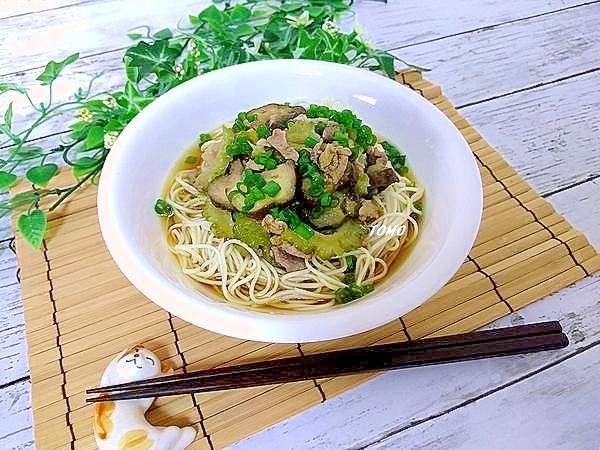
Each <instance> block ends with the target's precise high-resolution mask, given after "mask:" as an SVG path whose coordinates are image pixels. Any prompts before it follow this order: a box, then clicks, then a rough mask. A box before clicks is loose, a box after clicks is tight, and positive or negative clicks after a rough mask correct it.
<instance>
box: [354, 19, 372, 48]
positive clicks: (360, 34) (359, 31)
mask: <svg viewBox="0 0 600 450" xmlns="http://www.w3.org/2000/svg"><path fill="white" fill-rule="evenodd" d="M353 31H354V32H355V33H356V39H358V40H359V41H360V42H362V43H363V44H364V45H366V46H367V47H371V48H373V46H372V45H371V43H370V42H369V40H368V39H367V38H366V32H365V29H364V28H363V27H362V26H361V25H360V24H359V23H358V22H355V23H354V30H353Z"/></svg>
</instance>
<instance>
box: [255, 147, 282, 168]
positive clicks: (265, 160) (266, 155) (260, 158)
mask: <svg viewBox="0 0 600 450" xmlns="http://www.w3.org/2000/svg"><path fill="white" fill-rule="evenodd" d="M254 162H256V164H262V165H263V166H264V168H265V169H268V170H271V169H274V168H275V167H276V166H277V164H278V163H279V160H278V159H277V158H276V157H275V155H274V154H273V150H267V151H266V152H262V153H259V154H258V155H256V156H255V157H254Z"/></svg>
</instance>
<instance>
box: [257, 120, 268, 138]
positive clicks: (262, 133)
mask: <svg viewBox="0 0 600 450" xmlns="http://www.w3.org/2000/svg"><path fill="white" fill-rule="evenodd" d="M256 134H257V135H258V137H259V138H266V137H268V136H269V127H268V126H267V125H266V124H264V123H261V124H260V125H259V126H258V127H256Z"/></svg>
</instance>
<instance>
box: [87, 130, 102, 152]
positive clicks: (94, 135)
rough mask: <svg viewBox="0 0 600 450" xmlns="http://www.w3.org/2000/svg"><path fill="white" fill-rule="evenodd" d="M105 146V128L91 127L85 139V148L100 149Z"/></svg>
mask: <svg viewBox="0 0 600 450" xmlns="http://www.w3.org/2000/svg"><path fill="white" fill-rule="evenodd" d="M103 144H104V128H102V127H100V126H98V125H95V126H93V127H90V129H89V130H88V132H87V137H86V138H85V147H86V148H87V149H92V148H98V147H101V146H102V145H103Z"/></svg>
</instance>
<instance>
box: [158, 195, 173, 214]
mask: <svg viewBox="0 0 600 450" xmlns="http://www.w3.org/2000/svg"><path fill="white" fill-rule="evenodd" d="M154 212H155V213H156V214H158V215H159V216H162V217H171V216H172V215H173V214H175V211H174V210H173V207H172V206H171V205H170V204H169V203H167V202H166V201H164V200H163V199H162V198H159V199H158V200H156V203H155V204H154Z"/></svg>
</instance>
